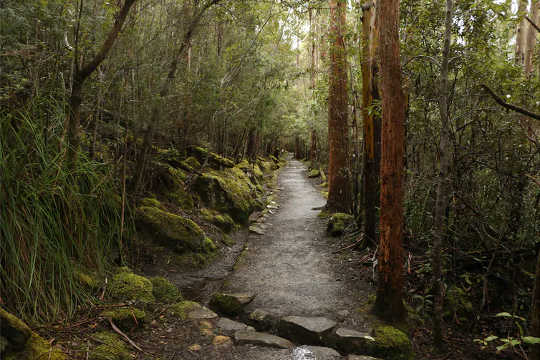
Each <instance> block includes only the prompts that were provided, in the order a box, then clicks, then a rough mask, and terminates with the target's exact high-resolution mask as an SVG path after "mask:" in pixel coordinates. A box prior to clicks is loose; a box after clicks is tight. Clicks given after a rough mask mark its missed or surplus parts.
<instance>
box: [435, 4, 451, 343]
mask: <svg viewBox="0 0 540 360" xmlns="http://www.w3.org/2000/svg"><path fill="white" fill-rule="evenodd" d="M452 8H453V0H446V24H445V27H446V29H445V36H444V45H443V52H442V62H441V80H440V97H439V113H440V116H441V138H440V142H439V176H438V184H437V200H436V202H435V214H434V219H433V249H432V268H433V293H434V296H435V297H434V300H435V301H434V306H433V340H434V342H435V346H437V347H439V348H440V347H441V345H442V331H441V322H442V311H443V299H444V298H443V293H442V264H441V251H442V244H443V240H444V238H445V236H446V216H445V213H446V207H447V206H448V197H449V192H450V184H451V181H450V164H451V153H450V152H451V149H452V147H451V144H450V140H451V138H450V136H451V134H450V117H449V114H448V98H449V94H448V60H449V53H450V40H451V36H452Z"/></svg>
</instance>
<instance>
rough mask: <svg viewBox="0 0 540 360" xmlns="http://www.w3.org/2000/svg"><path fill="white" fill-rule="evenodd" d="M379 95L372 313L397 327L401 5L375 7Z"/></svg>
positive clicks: (383, 2)
mask: <svg viewBox="0 0 540 360" xmlns="http://www.w3.org/2000/svg"><path fill="white" fill-rule="evenodd" d="M377 20H378V25H379V44H380V46H379V58H380V64H381V67H380V69H381V93H382V136H381V139H382V151H381V153H382V157H381V218H380V242H379V254H378V270H379V283H378V288H377V300H376V302H375V312H376V313H377V314H378V315H379V316H380V317H382V318H383V319H385V320H387V321H390V322H398V321H401V320H403V319H404V318H405V317H406V312H405V306H404V305H403V298H402V297H403V294H402V293H403V249H402V241H403V188H404V186H403V172H404V171H403V166H404V162H403V156H404V153H405V136H404V135H405V105H406V104H405V96H404V94H403V90H402V88H401V64H400V56H399V34H398V29H399V0H380V1H379V2H378V3H377Z"/></svg>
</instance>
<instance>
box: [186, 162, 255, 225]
mask: <svg viewBox="0 0 540 360" xmlns="http://www.w3.org/2000/svg"><path fill="white" fill-rule="evenodd" d="M193 189H194V191H195V192H196V193H197V194H198V195H199V197H200V198H201V200H202V202H203V203H204V204H205V205H207V206H208V207H210V208H212V209H215V210H218V211H219V212H221V213H227V214H229V215H230V216H231V217H232V218H233V220H235V221H236V222H238V223H241V224H247V222H248V219H249V214H250V213H251V211H252V210H253V206H254V202H255V198H254V196H253V194H255V187H254V186H253V184H252V183H251V181H250V180H249V178H248V177H247V175H246V174H245V173H244V172H243V171H242V170H241V169H239V168H237V167H234V168H231V169H225V170H224V171H215V170H213V171H209V172H206V173H204V174H203V176H199V177H198V178H197V180H195V183H194V184H193Z"/></svg>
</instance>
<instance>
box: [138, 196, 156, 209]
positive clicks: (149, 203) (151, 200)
mask: <svg viewBox="0 0 540 360" xmlns="http://www.w3.org/2000/svg"><path fill="white" fill-rule="evenodd" d="M141 205H142V206H152V207H156V208H161V203H160V202H159V200H158V199H156V198H149V197H147V198H144V199H142V200H141Z"/></svg>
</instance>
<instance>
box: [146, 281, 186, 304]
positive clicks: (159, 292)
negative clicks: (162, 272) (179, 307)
mask: <svg viewBox="0 0 540 360" xmlns="http://www.w3.org/2000/svg"><path fill="white" fill-rule="evenodd" d="M150 281H151V282H152V294H153V295H154V297H155V298H156V300H158V301H160V302H163V303H166V304H170V303H173V302H175V301H178V300H179V299H181V298H182V295H181V294H180V291H179V290H178V288H177V287H176V285H174V284H173V283H171V282H170V281H169V280H167V279H165V278H164V277H161V276H156V277H153V278H151V279H150Z"/></svg>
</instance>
